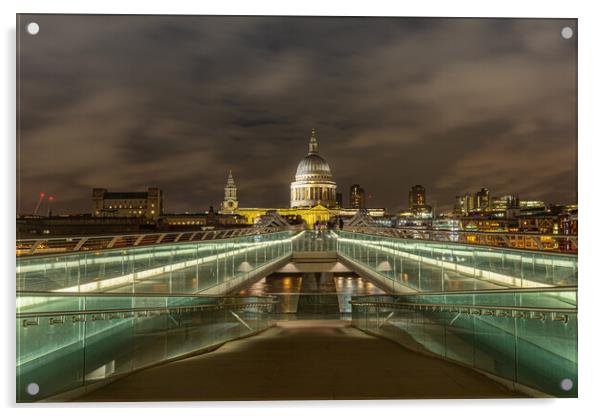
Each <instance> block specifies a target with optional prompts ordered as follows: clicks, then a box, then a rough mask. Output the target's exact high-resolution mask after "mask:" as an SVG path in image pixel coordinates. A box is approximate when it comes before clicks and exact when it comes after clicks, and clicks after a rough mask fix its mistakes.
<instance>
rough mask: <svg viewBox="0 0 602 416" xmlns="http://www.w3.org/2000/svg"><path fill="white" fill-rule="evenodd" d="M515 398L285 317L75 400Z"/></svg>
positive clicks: (416, 357)
mask: <svg viewBox="0 0 602 416" xmlns="http://www.w3.org/2000/svg"><path fill="white" fill-rule="evenodd" d="M507 397H521V395H520V394H518V393H515V392H512V391H509V390H508V389H506V388H505V387H503V386H502V385H500V384H498V383H496V382H494V381H492V380H490V379H489V378H487V377H485V376H483V375H481V374H479V373H477V372H474V371H471V370H469V369H467V368H464V367H462V366H459V365H455V364H452V363H449V362H447V361H444V360H440V359H437V358H433V357H429V356H426V355H422V354H419V353H416V352H412V351H410V350H408V349H405V348H403V347H401V346H400V345H398V344H395V343H393V342H391V341H388V340H386V339H382V338H378V337H372V336H369V335H366V334H364V333H363V332H361V331H359V330H357V329H354V328H351V327H349V326H348V324H347V323H345V322H343V321H290V322H282V323H279V324H278V326H277V327H275V328H271V329H269V330H267V331H265V332H263V333H262V334H260V335H258V336H255V337H250V338H246V339H242V340H238V341H233V342H229V343H227V344H225V345H223V346H222V347H220V348H219V349H217V350H216V351H213V352H210V353H207V354H202V355H199V356H196V357H193V358H188V359H185V360H180V361H176V362H173V363H169V364H165V365H162V366H157V367H154V368H151V369H148V370H144V371H140V372H137V373H134V374H132V375H130V376H127V377H124V378H122V379H120V380H117V381H115V382H114V383H111V384H109V385H107V386H105V387H103V388H101V389H99V390H96V391H94V392H91V393H89V394H88V395H87V396H84V397H82V398H80V399H79V401H173V400H176V401H183V400H197V401H202V400H296V399H306V400H308V399H321V400H332V399H426V398H507Z"/></svg>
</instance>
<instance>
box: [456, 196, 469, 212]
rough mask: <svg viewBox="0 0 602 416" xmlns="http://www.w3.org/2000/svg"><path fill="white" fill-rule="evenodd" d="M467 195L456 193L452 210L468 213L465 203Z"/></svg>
mask: <svg viewBox="0 0 602 416" xmlns="http://www.w3.org/2000/svg"><path fill="white" fill-rule="evenodd" d="M467 196H468V195H456V202H455V204H454V212H455V213H456V214H462V215H465V214H468V206H467V205H466V203H467V202H468V198H467Z"/></svg>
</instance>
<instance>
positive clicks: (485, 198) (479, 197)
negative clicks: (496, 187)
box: [475, 188, 489, 211]
mask: <svg viewBox="0 0 602 416" xmlns="http://www.w3.org/2000/svg"><path fill="white" fill-rule="evenodd" d="M475 196H476V203H477V204H476V205H477V206H476V209H477V210H478V211H485V210H487V209H489V190H488V189H487V188H481V190H480V191H479V192H477V193H476V195H475Z"/></svg>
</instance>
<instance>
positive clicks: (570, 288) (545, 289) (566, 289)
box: [356, 285, 578, 297]
mask: <svg viewBox="0 0 602 416" xmlns="http://www.w3.org/2000/svg"><path fill="white" fill-rule="evenodd" d="M577 289H578V286H576V285H571V286H550V287H525V288H513V287H508V288H506V287H504V288H499V289H477V290H450V291H436V292H397V293H385V294H382V295H378V294H374V295H356V296H357V297H369V296H430V295H433V296H434V295H473V294H474V295H478V294H487V293H496V294H502V293H535V292H573V291H575V292H576V291H577Z"/></svg>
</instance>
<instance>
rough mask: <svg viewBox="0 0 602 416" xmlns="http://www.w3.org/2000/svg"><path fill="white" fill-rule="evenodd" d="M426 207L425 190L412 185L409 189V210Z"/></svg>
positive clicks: (419, 186) (420, 186)
mask: <svg viewBox="0 0 602 416" xmlns="http://www.w3.org/2000/svg"><path fill="white" fill-rule="evenodd" d="M425 205H426V189H424V186H422V185H414V186H412V188H411V189H410V196H409V208H410V210H412V209H415V208H419V207H423V206H425Z"/></svg>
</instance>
